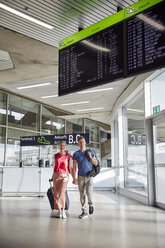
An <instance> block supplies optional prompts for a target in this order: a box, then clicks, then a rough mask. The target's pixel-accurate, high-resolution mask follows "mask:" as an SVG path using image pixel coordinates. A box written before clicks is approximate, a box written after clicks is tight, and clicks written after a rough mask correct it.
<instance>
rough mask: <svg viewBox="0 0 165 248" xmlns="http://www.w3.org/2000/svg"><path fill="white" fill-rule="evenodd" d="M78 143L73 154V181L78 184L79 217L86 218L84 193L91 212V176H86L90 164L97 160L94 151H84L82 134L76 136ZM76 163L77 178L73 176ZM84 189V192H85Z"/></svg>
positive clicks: (91, 212) (90, 166)
mask: <svg viewBox="0 0 165 248" xmlns="http://www.w3.org/2000/svg"><path fill="white" fill-rule="evenodd" d="M78 145H79V147H80V150H78V151H77V152H75V153H74V154H73V157H72V159H73V183H74V184H78V188H79V192H80V202H81V206H82V213H81V214H80V215H79V218H80V219H85V218H88V214H87V207H86V194H87V197H88V204H89V214H93V212H94V208H93V177H90V176H88V174H89V172H90V171H92V164H93V165H95V166H96V165H97V164H98V161H97V159H96V158H95V156H94V155H95V153H94V151H91V152H89V151H88V152H87V151H86V147H85V145H86V141H85V138H84V137H83V136H80V137H79V138H78ZM76 163H78V180H77V179H76V177H75V174H76ZM85 190H86V194H85Z"/></svg>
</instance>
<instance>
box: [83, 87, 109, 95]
mask: <svg viewBox="0 0 165 248" xmlns="http://www.w3.org/2000/svg"><path fill="white" fill-rule="evenodd" d="M107 90H113V88H105V89H98V90H86V91H79V92H78V94H86V93H94V92H100V91H107Z"/></svg>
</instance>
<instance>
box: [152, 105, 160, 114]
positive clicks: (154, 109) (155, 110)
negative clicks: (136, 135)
mask: <svg viewBox="0 0 165 248" xmlns="http://www.w3.org/2000/svg"><path fill="white" fill-rule="evenodd" d="M159 112H160V105H158V106H155V107H153V114H157V113H159Z"/></svg>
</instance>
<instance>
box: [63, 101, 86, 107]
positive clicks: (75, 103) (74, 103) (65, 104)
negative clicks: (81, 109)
mask: <svg viewBox="0 0 165 248" xmlns="http://www.w3.org/2000/svg"><path fill="white" fill-rule="evenodd" d="M85 103H90V101H85V102H72V103H62V104H61V106H67V105H68V106H69V105H77V104H85Z"/></svg>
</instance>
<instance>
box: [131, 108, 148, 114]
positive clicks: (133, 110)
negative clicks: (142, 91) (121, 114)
mask: <svg viewBox="0 0 165 248" xmlns="http://www.w3.org/2000/svg"><path fill="white" fill-rule="evenodd" d="M127 110H128V111H132V112H139V113H144V111H143V110H139V109H131V108H127Z"/></svg>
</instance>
